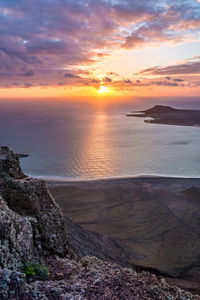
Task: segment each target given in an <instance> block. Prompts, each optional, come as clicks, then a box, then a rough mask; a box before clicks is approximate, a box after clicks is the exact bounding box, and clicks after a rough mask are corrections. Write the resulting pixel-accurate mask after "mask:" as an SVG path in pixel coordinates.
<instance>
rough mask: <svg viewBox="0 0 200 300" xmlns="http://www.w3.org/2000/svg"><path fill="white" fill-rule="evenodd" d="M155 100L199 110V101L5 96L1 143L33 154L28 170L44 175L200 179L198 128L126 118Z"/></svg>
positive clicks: (25, 164)
mask: <svg viewBox="0 0 200 300" xmlns="http://www.w3.org/2000/svg"><path fill="white" fill-rule="evenodd" d="M156 103H159V104H170V105H172V106H174V107H180V108H181V107H187V108H197V109H200V99H185V100H184V101H183V100H181V99H156V100H155V99H140V100H133V101H131V100H129V101H125V100H124V101H117V102H115V103H112V102H109V101H108V102H101V101H98V102H97V101H94V102H78V101H58V100H52V99H51V100H49V101H47V100H41V101H38V100H37V101H30V100H29V101H11V100H7V101H3V100H1V101H0V128H1V129H0V144H3V145H7V146H9V147H11V148H12V149H13V150H14V151H15V152H16V153H27V154H29V157H28V158H23V159H21V164H22V167H23V169H24V171H25V172H26V173H28V174H30V175H33V176H41V177H45V178H52V179H61V180H62V179H63V180H79V179H91V178H92V179H96V178H107V177H126V176H140V175H162V176H166V175H167V176H183V177H185V176H186V177H200V151H199V150H200V127H199V128H197V127H182V126H170V125H157V124H147V123H144V119H142V118H134V117H126V114H127V113H130V112H131V111H133V110H139V109H144V108H149V107H151V106H152V105H154V104H156Z"/></svg>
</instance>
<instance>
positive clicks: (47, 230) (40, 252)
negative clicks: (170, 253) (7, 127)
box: [0, 146, 200, 300]
mask: <svg viewBox="0 0 200 300" xmlns="http://www.w3.org/2000/svg"><path fill="white" fill-rule="evenodd" d="M68 224H69V222H68ZM73 228H74V231H73V234H74V235H76V226H75V225H74V227H73ZM80 232H81V233H82V235H83V236H82V237H80V238H77V237H76V238H77V241H76V243H78V242H79V241H80V243H83V242H84V236H85V237H87V238H88V241H92V239H93V235H92V234H90V235H88V234H87V233H86V232H84V231H81V230H80V231H79V234H80ZM71 238H72V235H71ZM94 241H95V238H94ZM89 244H90V242H89V243H87V242H86V244H85V245H86V246H85V247H89ZM106 245H107V244H106ZM82 247H83V245H82ZM74 248H77V246H76V245H75V246H74ZM80 249H82V248H81V247H80ZM87 251H88V252H89V254H90V255H91V254H92V252H91V249H88V250H87V249H86V250H84V249H82V250H81V251H80V253H79V254H80V255H79V256H82V255H83V254H84V253H87ZM95 251H96V250H95ZM104 258H105V257H104ZM112 259H113V258H112ZM116 259H117V258H116ZM28 261H36V262H42V263H45V264H46V265H47V266H48V268H49V270H50V278H49V279H48V280H46V281H42V280H41V279H40V280H38V278H37V280H36V278H34V277H33V279H32V280H30V279H29V280H27V279H28V278H26V276H25V274H23V273H22V272H21V268H22V266H23V264H24V263H26V262H28ZM0 299H4V300H9V299H10V300H32V299H38V300H47V299H52V300H57V299H58V300H59V299H60V300H61V299H62V300H64V299H65V300H66V299H71V300H72V299H73V300H75V299H168V300H169V299H172V300H173V299H180V300H185V299H200V297H199V296H193V295H191V294H190V293H188V292H185V291H182V290H180V289H179V288H177V287H170V286H169V285H168V284H167V283H166V281H165V280H164V279H158V278H157V277H156V276H155V275H152V274H150V273H148V272H142V273H139V274H138V273H136V271H135V270H134V269H127V268H123V267H120V266H119V265H117V264H114V263H108V262H105V261H102V260H99V259H97V258H95V257H83V258H82V259H80V260H77V259H76V260H75V256H74V254H73V253H72V251H71V249H70V247H69V240H68V236H67V233H66V224H65V220H64V218H63V215H62V212H61V210H60V208H59V207H58V206H57V205H56V203H55V201H54V199H53V198H52V197H51V195H50V194H49V192H48V190H47V188H46V185H45V183H44V182H43V181H40V180H35V179H31V178H28V177H27V176H26V175H25V174H24V173H23V172H22V170H21V168H20V165H19V161H18V158H17V156H15V155H14V154H13V152H12V151H10V150H9V149H8V148H7V147H2V146H1V147H0Z"/></svg>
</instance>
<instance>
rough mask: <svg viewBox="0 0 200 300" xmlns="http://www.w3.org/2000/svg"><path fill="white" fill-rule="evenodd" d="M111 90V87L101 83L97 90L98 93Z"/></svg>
mask: <svg viewBox="0 0 200 300" xmlns="http://www.w3.org/2000/svg"><path fill="white" fill-rule="evenodd" d="M109 92H111V89H110V88H109V87H107V86H105V85H101V86H100V87H99V89H98V90H97V93H98V94H106V93H109Z"/></svg>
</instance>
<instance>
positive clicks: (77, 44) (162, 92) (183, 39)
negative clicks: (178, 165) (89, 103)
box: [0, 0, 200, 98]
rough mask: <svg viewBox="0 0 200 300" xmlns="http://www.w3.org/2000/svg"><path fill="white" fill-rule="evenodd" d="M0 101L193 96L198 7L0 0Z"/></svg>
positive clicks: (163, 0)
mask: <svg viewBox="0 0 200 300" xmlns="http://www.w3.org/2000/svg"><path fill="white" fill-rule="evenodd" d="M0 89H1V90H0V97H26V98H28V97H49V96H51V97H77V98H80V97H91V98H92V97H95V96H97V97H103V96H112V97H117V96H125V95H126V96H145V97H146V96H198V95H199V92H200V1H197V0H176V1H173V0H148V1H147V0H76V1H75V0H28V1H27V0H0Z"/></svg>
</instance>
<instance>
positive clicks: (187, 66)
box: [139, 56, 200, 81]
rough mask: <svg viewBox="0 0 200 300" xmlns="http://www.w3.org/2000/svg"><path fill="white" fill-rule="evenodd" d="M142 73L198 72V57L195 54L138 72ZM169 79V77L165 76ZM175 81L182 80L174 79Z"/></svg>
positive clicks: (186, 73)
mask: <svg viewBox="0 0 200 300" xmlns="http://www.w3.org/2000/svg"><path fill="white" fill-rule="evenodd" d="M139 73H140V74H143V75H177V74H181V75H188V74H200V57H199V56H196V57H194V58H192V59H189V60H186V61H184V62H182V63H179V64H176V65H172V66H166V67H158V66H157V67H152V68H148V69H145V70H142V71H140V72H139ZM167 79H170V77H167ZM175 81H182V80H180V79H176V80H175Z"/></svg>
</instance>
